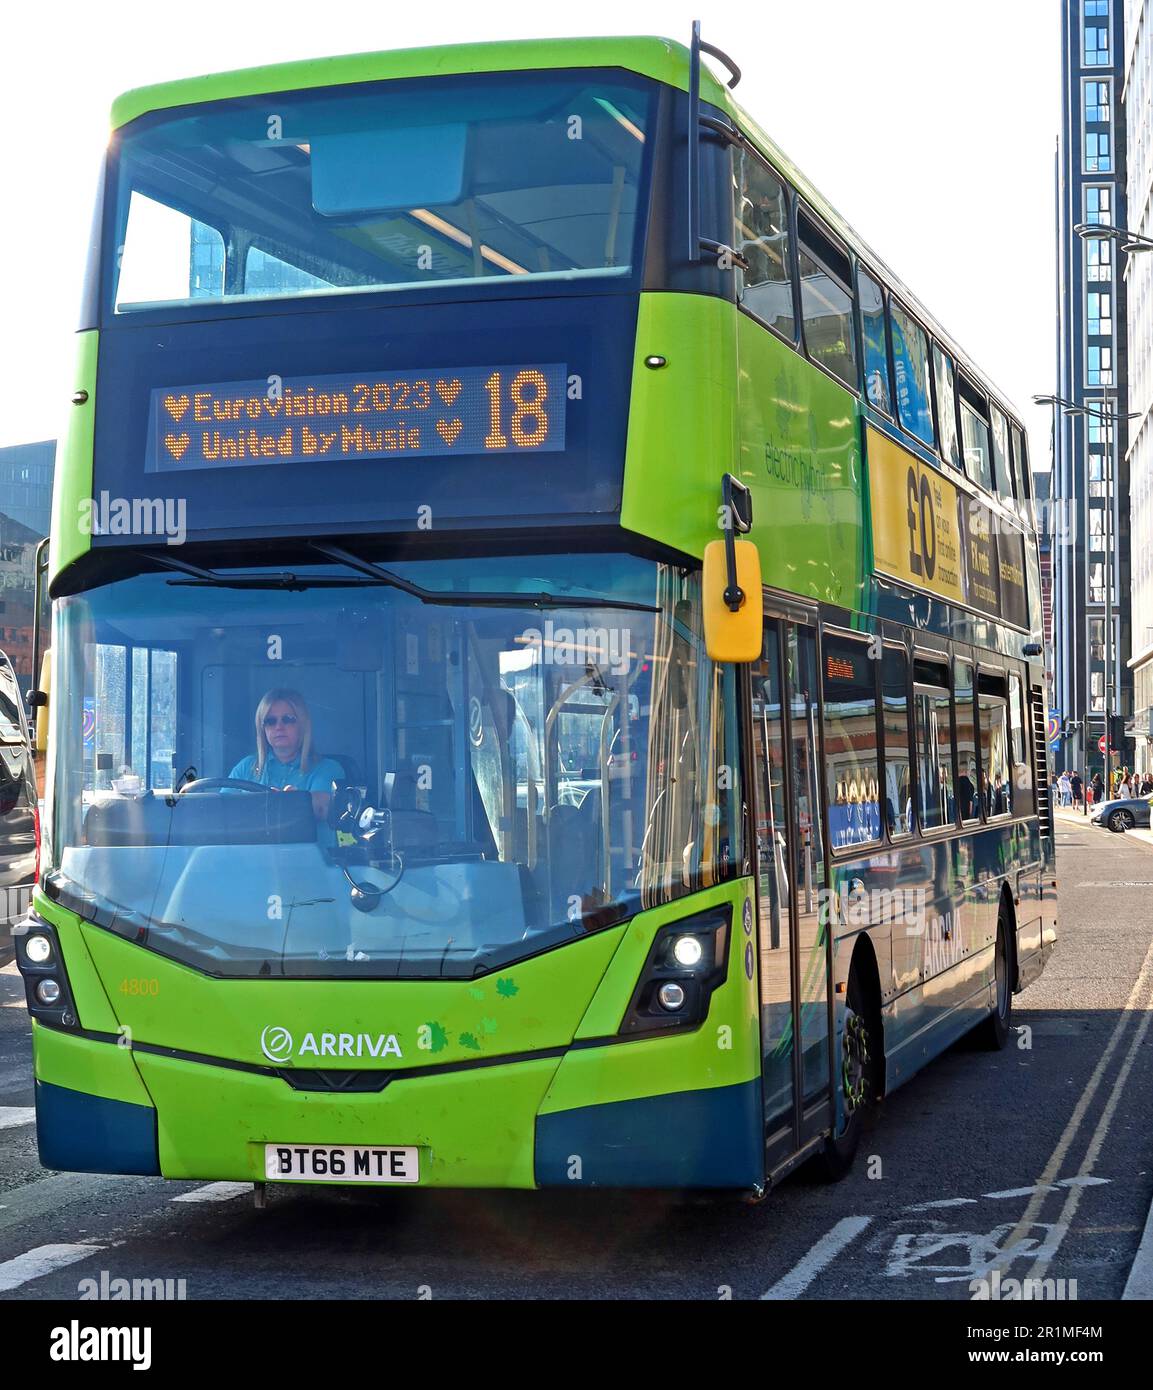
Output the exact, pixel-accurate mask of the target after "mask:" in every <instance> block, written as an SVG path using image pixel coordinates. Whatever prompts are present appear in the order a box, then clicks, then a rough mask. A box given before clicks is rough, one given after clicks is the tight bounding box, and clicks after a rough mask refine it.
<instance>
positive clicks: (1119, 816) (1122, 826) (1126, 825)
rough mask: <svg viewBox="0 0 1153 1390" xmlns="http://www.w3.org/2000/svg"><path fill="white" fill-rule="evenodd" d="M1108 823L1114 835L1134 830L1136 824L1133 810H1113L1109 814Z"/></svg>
mask: <svg viewBox="0 0 1153 1390" xmlns="http://www.w3.org/2000/svg"><path fill="white" fill-rule="evenodd" d="M1107 824H1108V826H1109V829H1110V830H1112V832H1113V833H1114V835H1121V834H1123V833H1124V832H1125V831H1126V830H1132V829H1133V826H1134V824H1135V821H1134V818H1133V812H1132V811H1125V810H1121V811H1113V812H1111V813H1110V815H1109V820H1108V821H1107Z"/></svg>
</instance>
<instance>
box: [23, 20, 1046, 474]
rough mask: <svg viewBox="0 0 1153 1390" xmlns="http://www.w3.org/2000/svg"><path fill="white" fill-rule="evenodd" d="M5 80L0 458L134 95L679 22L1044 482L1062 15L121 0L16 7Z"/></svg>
mask: <svg viewBox="0 0 1153 1390" xmlns="http://www.w3.org/2000/svg"><path fill="white" fill-rule="evenodd" d="M16 13H17V11H12V12H11V13H10V15H9V18H8V20H7V21H6V22H5V23H6V28H7V32H6V35H5V40H6V48H7V55H6V56H7V58H8V62H7V63H6V64H5V71H4V75H3V81H2V82H0V120H2V125H0V128H2V129H4V130H6V131H7V132H8V134H7V136H6V144H5V151H4V155H5V159H4V163H5V185H6V188H5V192H6V198H5V204H6V206H5V209H4V215H3V216H2V217H0V267H3V283H4V295H3V318H2V320H0V322H2V324H3V329H2V332H0V445H3V444H16V443H22V442H25V441H27V440H32V439H45V438H50V437H52V436H54V435H56V434H57V433H58V432H59V429H60V427H61V424H60V422H61V418H62V416H63V413H64V408H65V407H66V404H67V401H68V398H69V396H70V395H71V390H72V385H71V361H72V351H73V345H72V342H71V334H72V333H73V331H74V329H75V326H76V316H77V312H78V307H79V302H80V282H81V277H82V274H83V269H84V243H85V240H86V238H87V232H88V225H89V218H90V203H91V197H92V189H93V186H94V180H95V176H96V172H97V168H98V162H99V158H100V152H101V149H102V147H103V144H104V142H105V139H106V138H107V129H108V127H107V119H108V108H109V106H110V104H111V101H112V99H113V97H114V96H115V95H116V94H117V93H118V92H120V91H123V90H125V89H127V88H129V87H138V86H142V85H145V84H147V83H151V82H162V81H167V80H169V79H171V78H176V77H187V76H193V75H196V74H199V73H204V72H214V71H221V70H226V69H229V68H238V67H248V66H252V65H254V64H259V63H273V62H282V61H286V60H289V59H294V58H307V57H319V56H323V55H327V54H336V53H354V52H362V51H367V50H373V49H384V48H408V47H412V46H416V45H423V44H437V43H445V42H465V41H469V40H485V39H504V38H521V37H544V36H548V35H564V34H573V35H578V34H641V33H654V34H660V35H664V36H666V37H670V38H676V39H680V40H681V41H682V42H687V41H688V38H689V34H690V27H691V22H692V20H693V19H694V18H699V19H701V21H702V30H703V34H704V37H705V38H706V39H708V40H710V41H711V42H713V43H715V44H717V45H719V46H720V47H721V48H723V49H725V50H726V51H727V52H729V53H731V54H732V56H733V57H734V58H735V60H736V61H737V62H738V63H739V64H740V66H741V68H742V69H743V72H744V77H743V80H742V82H741V84H740V86H739V88H738V89H737V92H736V95H737V97H738V98H739V99H740V101H741V103H742V105H743V106H744V107H745V108H746V109H747V110H748V111H749V112H750V113H751V114H752V115H753V116H755V117H756V118H757V119H758V121H759V122H760V124H761V125H762V126H764V128H765V129H766V130H767V131H768V132H769V133H770V135H772V136H773V138H774V139H775V140H776V141H777V143H778V144H779V145H780V146H781V148H782V149H783V150H785V152H786V153H787V154H788V155H789V156H790V157H791V158H792V159H793V160H794V161H795V162H796V163H797V164H798V165H799V166H800V167H801V168H802V169H804V170H805V171H806V173H807V174H808V176H809V178H810V179H811V180H812V181H813V182H814V183H815V184H816V186H817V187H818V188H819V189H821V191H822V192H823V193H824V194H825V195H826V197H828V199H829V200H830V202H831V203H832V204H833V206H834V207H836V208H837V209H838V210H839V211H840V212H841V214H842V215H843V216H844V217H845V218H847V220H848V221H849V222H850V223H851V224H852V225H853V226H854V227H855V228H856V229H857V231H858V232H859V233H860V235H861V236H862V237H864V239H865V240H866V241H867V242H869V243H870V245H872V246H873V247H874V249H875V250H876V251H877V252H878V253H879V254H880V255H881V256H882V257H883V258H884V259H885V260H886V261H887V262H888V264H889V265H891V266H892V267H893V269H894V271H895V272H896V273H897V274H898V275H899V276H900V277H901V278H902V279H903V280H904V281H905V283H906V284H907V285H908V286H909V287H910V289H912V290H913V292H914V293H915V294H916V295H917V296H918V297H919V298H920V299H921V300H922V301H923V302H924V303H925V304H926V305H927V306H928V308H929V309H930V310H931V311H932V312H933V313H934V314H935V315H936V316H937V318H938V319H939V320H940V321H941V322H942V324H943V325H944V326H945V328H946V329H948V330H949V332H950V333H951V334H952V335H953V336H954V337H955V338H956V339H957V340H958V341H959V343H960V344H961V345H962V346H963V347H964V348H965V349H966V350H967V351H968V352H969V354H970V355H971V356H972V357H973V359H974V360H975V361H976V362H977V363H978V364H979V365H980V366H981V367H983V369H984V370H985V372H986V373H987V374H988V376H990V377H991V378H992V380H993V381H994V382H995V383H997V385H998V386H999V387H1000V388H1001V389H1002V390H1003V391H1004V392H1005V393H1006V394H1007V395H1008V397H1009V400H1010V401H1011V402H1012V403H1013V404H1014V405H1016V406H1017V408H1018V409H1020V410H1021V411H1023V412H1024V416H1025V419H1026V422H1027V423H1028V425H1029V430H1030V437H1031V457H1032V459H1033V462H1034V465H1039V466H1046V467H1047V466H1048V453H1049V423H1050V417H1049V410H1048V409H1047V408H1038V407H1036V406H1034V405H1033V404H1032V403H1031V401H1030V397H1031V396H1032V394H1033V393H1034V392H1038V391H1050V390H1053V389H1054V387H1055V368H1054V324H1055V307H1054V273H1055V271H1054V267H1055V245H1054V238H1055V231H1054V224H1053V215H1054V191H1053V168H1054V164H1053V160H1054V150H1055V145H1056V138H1057V130H1058V125H1059V119H1060V95H1059V87H1060V24H1059V9H1058V4H1057V0H871V3H869V2H868V0H805V2H804V3H801V4H791V3H785V0H763V3H761V4H759V5H752V6H740V7H737V6H733V5H719V4H716V3H715V0H698V3H696V4H691V5H688V6H686V5H681V4H678V3H667V2H666V3H662V4H647V3H631V2H630V0H619V2H618V3H613V4H608V3H603V0H581V3H580V4H574V3H571V2H570V3H567V4H563V5H557V6H542V5H540V4H539V3H536V4H532V5H528V4H523V3H521V0H504V3H502V4H500V5H498V6H494V7H493V8H492V9H485V8H484V7H482V6H477V5H476V4H473V3H469V4H463V3H459V0H438V2H434V3H427V4H420V5H409V4H400V3H397V0H393V3H390V4H383V5H379V6H374V5H370V4H367V3H365V0H320V3H310V4H306V3H304V0H274V2H273V3H268V0H260V2H259V3H256V2H255V0H248V3H244V0H197V3H195V4H191V5H182V6H180V7H179V8H178V7H175V6H173V7H171V8H169V7H168V6H165V5H162V4H157V3H155V0H153V2H152V3H149V4H145V3H139V2H138V0H102V3H101V4H100V5H99V6H98V7H97V8H96V9H91V10H89V9H86V8H82V7H81V6H79V5H75V6H72V5H69V6H67V7H65V8H63V9H62V8H61V7H58V6H52V5H46V4H45V5H35V6H21V7H20V9H19V11H18V13H19V16H20V28H19V30H18V31H17V30H16V29H15V28H14V25H13V15H15V14H16Z"/></svg>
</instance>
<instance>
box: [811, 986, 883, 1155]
mask: <svg viewBox="0 0 1153 1390" xmlns="http://www.w3.org/2000/svg"><path fill="white" fill-rule="evenodd" d="M880 1056H881V1031H880V1018H879V1015H878V1013H877V1010H876V1009H875V1008H871V1007H870V1001H869V998H868V992H867V991H866V989H865V988H864V986H863V985H862V984H861V975H860V971H859V970H858V969H857V966H856V964H855V963H854V965H853V966H852V968H851V969H850V971H849V988H848V991H847V993H846V1005H845V1026H844V1028H843V1029H842V1032H841V1056H840V1066H839V1069H838V1076H839V1078H840V1083H841V1104H842V1107H843V1108H842V1112H841V1115H840V1117H839V1123H840V1124H841V1130H840V1132H839V1133H838V1134H835V1135H831V1136H830V1137H829V1138H828V1139H826V1140H825V1146H824V1148H823V1149H822V1150H821V1152H820V1153H819V1154H818V1155H817V1157H816V1158H815V1159H814V1160H813V1163H814V1167H815V1168H816V1170H817V1172H818V1173H819V1174H820V1176H821V1177H822V1178H824V1179H825V1180H826V1181H827V1182H838V1181H839V1180H840V1179H841V1178H843V1177H844V1176H845V1174H846V1173H847V1172H848V1171H849V1169H850V1168H851V1167H852V1166H853V1159H854V1158H855V1157H856V1154H857V1149H858V1147H859V1146H860V1143H861V1135H862V1134H863V1133H864V1129H865V1120H866V1118H867V1115H868V1112H869V1110H870V1109H872V1107H873V1104H874V1102H875V1100H876V1095H877V1076H878V1073H879V1063H880Z"/></svg>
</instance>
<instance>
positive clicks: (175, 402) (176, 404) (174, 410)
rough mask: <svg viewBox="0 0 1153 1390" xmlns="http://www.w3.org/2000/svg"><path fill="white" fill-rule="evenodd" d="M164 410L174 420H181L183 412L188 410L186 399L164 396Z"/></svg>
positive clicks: (184, 397) (183, 397)
mask: <svg viewBox="0 0 1153 1390" xmlns="http://www.w3.org/2000/svg"><path fill="white" fill-rule="evenodd" d="M164 409H165V410H167V411H168V413H169V415H171V416H172V418H173V419H174V420H182V419H183V418H184V412H185V411H186V410H187V409H188V397H187V396H165V397H164Z"/></svg>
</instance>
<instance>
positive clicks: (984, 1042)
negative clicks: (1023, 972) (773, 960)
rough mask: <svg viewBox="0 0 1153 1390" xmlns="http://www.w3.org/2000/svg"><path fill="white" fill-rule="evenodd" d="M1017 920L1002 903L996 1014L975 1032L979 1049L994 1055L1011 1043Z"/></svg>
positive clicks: (996, 958) (998, 943)
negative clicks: (1015, 926) (1015, 927)
mask: <svg viewBox="0 0 1153 1390" xmlns="http://www.w3.org/2000/svg"><path fill="white" fill-rule="evenodd" d="M1012 938H1013V921H1012V916H1011V914H1010V912H1009V910H1008V909H1007V907H1006V906H1005V903H1004V901H1003V900H1002V903H1001V911H1000V912H999V913H998V914H997V946H996V954H995V955H994V957H993V959H994V963H995V981H994V982H995V991H994V993H995V1002H994V1006H993V1012H992V1013H991V1014H990V1015H989V1017H988V1018H987V1019H985V1020H984V1021H983V1022H982V1023H979V1024H978V1025H977V1027H976V1028H975V1029H974V1030H973V1038H974V1040H975V1041H976V1043H977V1045H978V1046H979V1047H983V1048H986V1049H987V1050H988V1051H990V1052H1000V1051H1001V1049H1002V1048H1003V1047H1004V1046H1005V1044H1006V1043H1007V1042H1008V1041H1009V1033H1010V1031H1011V1030H1012V1027H1013V969H1012V967H1013V955H1012V951H1013V947H1012Z"/></svg>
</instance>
